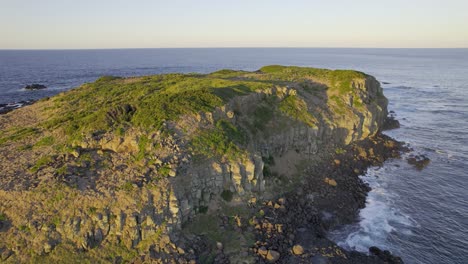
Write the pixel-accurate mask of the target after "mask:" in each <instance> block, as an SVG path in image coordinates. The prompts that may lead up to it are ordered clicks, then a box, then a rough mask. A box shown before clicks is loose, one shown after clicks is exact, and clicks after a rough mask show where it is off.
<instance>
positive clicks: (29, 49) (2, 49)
mask: <svg viewBox="0 0 468 264" xmlns="http://www.w3.org/2000/svg"><path fill="white" fill-rule="evenodd" d="M148 49H468V47H301V46H291V47H288V46H284V47H271V46H270V47H268V46H265V47H260V46H253V47H234V46H232V47H231V46H226V47H154V48H0V51H62V50H63V51H66V50H148Z"/></svg>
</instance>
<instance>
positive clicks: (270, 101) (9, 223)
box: [0, 66, 387, 262]
mask: <svg viewBox="0 0 468 264" xmlns="http://www.w3.org/2000/svg"><path fill="white" fill-rule="evenodd" d="M386 116H387V100H386V98H385V97H384V96H383V93H382V89H381V87H380V85H379V83H378V82H377V81H376V80H375V79H374V78H373V77H371V76H368V75H365V74H363V73H359V72H354V71H329V70H321V69H312V68H299V67H283V66H267V67H264V68H262V69H260V70H259V71H257V72H242V71H229V70H224V71H220V72H215V73H212V74H209V75H197V74H189V75H180V74H174V75H158V76H149V77H140V78H128V79H121V78H111V77H106V78H101V79H100V80H98V81H96V83H93V84H86V85H84V86H83V87H80V88H77V89H75V90H72V91H69V92H66V93H64V94H61V95H58V96H56V97H53V98H50V99H45V100H42V101H40V102H37V103H36V104H34V105H31V106H27V107H24V108H22V109H19V110H16V111H13V112H11V113H8V114H6V115H3V116H0V130H1V132H2V136H1V138H0V153H2V154H1V155H0V171H1V176H0V183H1V186H0V221H1V222H0V237H1V239H0V251H1V252H2V258H3V260H9V261H12V262H14V261H27V260H34V259H38V260H44V261H46V260H49V261H53V260H60V259H63V258H64V257H67V256H72V257H73V259H75V260H77V261H80V260H91V261H93V260H94V261H102V260H109V261H115V260H116V259H120V260H132V259H134V258H135V257H136V256H138V255H141V254H148V255H150V256H151V257H152V258H159V257H161V256H164V258H170V256H173V257H174V256H176V255H177V256H179V257H180V256H182V257H183V258H185V259H186V260H190V259H196V258H197V252H196V251H193V250H191V248H190V245H186V244H185V243H184V242H183V241H181V240H180V239H177V238H174V234H177V233H180V232H184V233H187V232H188V233H195V234H198V233H197V231H196V230H195V231H194V228H193V226H192V227H190V223H191V222H192V221H195V222H196V223H200V225H203V222H197V221H200V219H201V218H202V219H203V217H204V215H207V216H209V215H216V214H217V213H219V212H228V211H229V210H231V209H232V208H235V209H236V210H241V211H242V212H243V211H245V210H244V209H245V208H248V205H251V204H252V203H256V202H258V201H261V200H262V199H266V198H269V197H275V196H278V195H280V194H281V193H282V192H285V191H287V190H290V189H291V188H294V186H295V185H296V184H297V183H299V182H300V181H301V175H300V174H301V168H302V166H304V164H310V163H319V162H320V161H321V160H322V158H323V156H325V155H328V154H329V153H335V152H336V153H339V152H340V151H342V148H343V147H345V146H346V145H348V144H350V143H352V142H355V141H359V140H362V139H365V138H368V137H369V136H372V135H374V134H376V133H377V132H378V131H379V129H380V128H381V126H382V124H383V122H384V119H385V117H386ZM322 176H323V175H317V177H322ZM327 179H328V178H327ZM335 184H336V183H335ZM231 214H232V215H233V217H234V215H236V216H237V217H238V218H239V219H240V218H242V217H243V216H242V213H239V212H237V211H236V213H232V212H231ZM201 216H203V217H201ZM245 217H248V216H245ZM236 219H237V218H236ZM239 221H240V220H239ZM186 226H188V227H186ZM209 228H212V227H209ZM195 229H196V228H195ZM214 229H216V228H214ZM210 234H211V233H210ZM208 237H209V235H208ZM214 237H215V236H214ZM213 240H215V238H213ZM220 240H222V238H220ZM239 247H249V243H247V242H245V243H244V244H242V245H240V246H239V245H237V246H232V247H231V250H232V252H235V250H236V249H238V248H239ZM25 252H28V253H25ZM161 254H162V255H161ZM182 257H181V258H182Z"/></svg>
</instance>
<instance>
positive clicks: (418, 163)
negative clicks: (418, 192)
mask: <svg viewBox="0 0 468 264" xmlns="http://www.w3.org/2000/svg"><path fill="white" fill-rule="evenodd" d="M406 161H407V162H408V164H410V165H413V166H414V167H415V168H416V169H418V170H422V169H424V168H425V167H426V166H427V165H429V163H430V162H431V160H430V159H429V158H428V157H426V156H425V155H416V156H413V155H411V156H409V157H408V158H407V159H406Z"/></svg>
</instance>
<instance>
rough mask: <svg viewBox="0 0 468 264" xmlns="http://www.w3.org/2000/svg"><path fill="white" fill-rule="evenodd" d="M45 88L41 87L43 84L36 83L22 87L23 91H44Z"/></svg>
mask: <svg viewBox="0 0 468 264" xmlns="http://www.w3.org/2000/svg"><path fill="white" fill-rule="evenodd" d="M46 88H47V86H45V85H43V84H38V83H33V84H29V85H26V86H25V87H24V89H26V90H43V89H46Z"/></svg>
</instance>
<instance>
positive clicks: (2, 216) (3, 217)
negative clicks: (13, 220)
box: [0, 213, 8, 222]
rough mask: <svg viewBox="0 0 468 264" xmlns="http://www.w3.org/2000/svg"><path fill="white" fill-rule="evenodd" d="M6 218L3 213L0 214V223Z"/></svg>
mask: <svg viewBox="0 0 468 264" xmlns="http://www.w3.org/2000/svg"><path fill="white" fill-rule="evenodd" d="M7 219H8V218H7V216H6V215H5V214H4V213H0V222H1V221H6V220H7Z"/></svg>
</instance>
